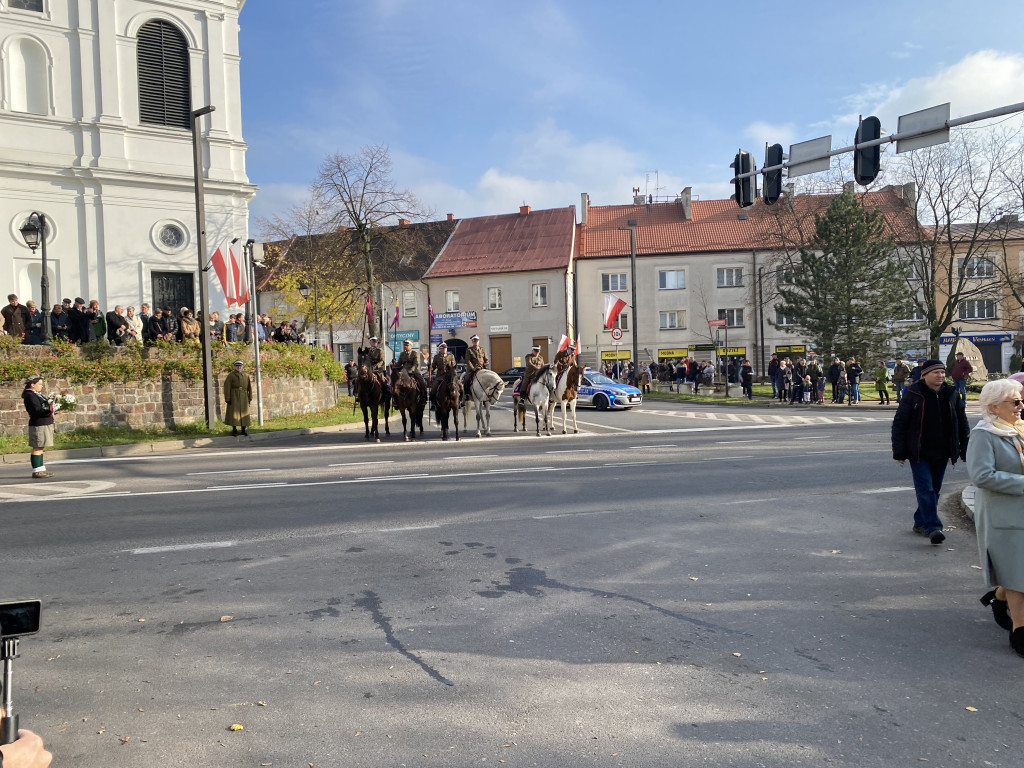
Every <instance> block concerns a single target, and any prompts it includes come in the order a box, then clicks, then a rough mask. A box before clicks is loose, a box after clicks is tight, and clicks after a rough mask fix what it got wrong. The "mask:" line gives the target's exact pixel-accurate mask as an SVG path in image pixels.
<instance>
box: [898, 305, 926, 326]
mask: <svg viewBox="0 0 1024 768" xmlns="http://www.w3.org/2000/svg"><path fill="white" fill-rule="evenodd" d="M922 320H924V313H922V312H921V310H920V309H918V308H917V307H914V309H913V310H911V312H910V317H903V318H900V319H899V320H897V321H896V322H897V323H919V322H921V321H922Z"/></svg>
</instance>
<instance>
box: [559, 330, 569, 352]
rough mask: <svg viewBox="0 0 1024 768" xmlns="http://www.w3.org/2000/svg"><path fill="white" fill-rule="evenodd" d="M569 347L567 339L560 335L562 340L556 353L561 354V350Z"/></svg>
mask: <svg viewBox="0 0 1024 768" xmlns="http://www.w3.org/2000/svg"><path fill="white" fill-rule="evenodd" d="M568 346H569V337H568V336H566V335H565V334H564V333H563V334H562V340H561V341H560V342H558V351H559V352H561V351H562V350H563V349H565V348H566V347H568Z"/></svg>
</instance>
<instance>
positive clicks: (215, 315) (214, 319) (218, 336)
mask: <svg viewBox="0 0 1024 768" xmlns="http://www.w3.org/2000/svg"><path fill="white" fill-rule="evenodd" d="M207 328H208V330H209V332H210V341H224V323H223V322H221V319H220V312H211V313H210V320H209V322H208V323H207Z"/></svg>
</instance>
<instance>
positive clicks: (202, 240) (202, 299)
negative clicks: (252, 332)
mask: <svg viewBox="0 0 1024 768" xmlns="http://www.w3.org/2000/svg"><path fill="white" fill-rule="evenodd" d="M213 110H214V107H202V108H201V109H196V110H193V112H192V170H193V174H194V176H195V188H196V231H197V232H198V237H196V243H197V246H198V248H199V308H200V310H201V311H202V313H203V320H202V322H203V323H204V324H205V323H209V322H210V287H209V285H207V281H206V272H207V270H208V269H209V267H208V266H207V264H206V205H205V202H204V199H203V148H202V145H201V144H200V141H199V118H201V117H202V116H203V115H208V114H210V113H211V112H213ZM200 338H201V339H202V341H203V396H204V398H205V400H206V428H207V429H209V430H211V431H212V430H213V428H214V427H215V426H216V424H217V401H216V399H215V398H214V396H213V353H212V352H211V350H210V334H209V332H207V333H203V334H200Z"/></svg>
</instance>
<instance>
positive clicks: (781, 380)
mask: <svg viewBox="0 0 1024 768" xmlns="http://www.w3.org/2000/svg"><path fill="white" fill-rule="evenodd" d="M792 381H793V372H792V371H791V370H790V369H789V358H788V357H787V358H786V359H785V360H780V361H779V367H778V368H776V369H775V386H774V387H772V391H773V392H775V395H776V397H778V399H779V402H780V403H784V402H786V400H787V398H788V395H789V391H788V387H789V385H790V383H791V382H792Z"/></svg>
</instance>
